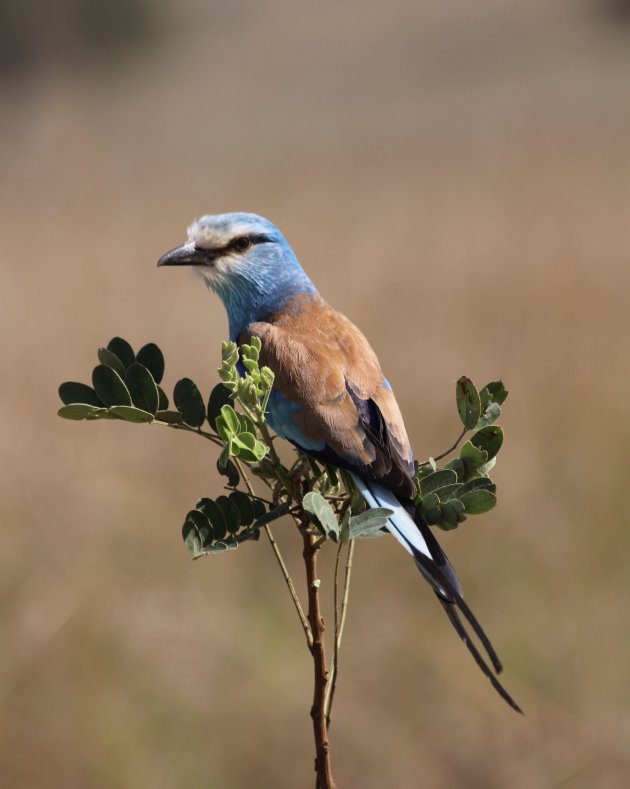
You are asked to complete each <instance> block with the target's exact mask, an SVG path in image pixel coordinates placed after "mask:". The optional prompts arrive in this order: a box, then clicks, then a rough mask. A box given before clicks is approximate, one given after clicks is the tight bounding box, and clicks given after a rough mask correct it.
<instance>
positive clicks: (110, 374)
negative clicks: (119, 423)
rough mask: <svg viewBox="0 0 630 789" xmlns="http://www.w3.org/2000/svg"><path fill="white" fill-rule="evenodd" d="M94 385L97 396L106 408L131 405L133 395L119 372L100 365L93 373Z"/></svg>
mask: <svg viewBox="0 0 630 789" xmlns="http://www.w3.org/2000/svg"><path fill="white" fill-rule="evenodd" d="M92 384H93V386H94V389H95V391H96V394H97V396H98V397H99V398H100V399H101V400H102V401H103V403H104V404H105V405H106V406H111V405H131V395H130V394H129V390H128V389H127V387H126V386H125V384H124V383H123V380H122V378H121V377H120V376H119V375H118V373H117V372H115V371H114V370H112V368H111V367H107V365H105V364H99V365H98V366H97V367H95V368H94V371H93V372H92Z"/></svg>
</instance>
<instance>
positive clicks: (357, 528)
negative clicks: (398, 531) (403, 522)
mask: <svg viewBox="0 0 630 789" xmlns="http://www.w3.org/2000/svg"><path fill="white" fill-rule="evenodd" d="M393 514H394V513H393V511H392V510H389V509H387V508H386V507H374V508H373V509H370V510H366V511H365V512H362V513H361V514H360V515H354V516H353V517H352V518H351V519H350V529H349V537H350V539H351V540H356V539H368V538H372V537H382V536H383V535H385V534H387V532H386V531H384V528H385V524H386V523H387V520H388V518H389V516H390V515H393Z"/></svg>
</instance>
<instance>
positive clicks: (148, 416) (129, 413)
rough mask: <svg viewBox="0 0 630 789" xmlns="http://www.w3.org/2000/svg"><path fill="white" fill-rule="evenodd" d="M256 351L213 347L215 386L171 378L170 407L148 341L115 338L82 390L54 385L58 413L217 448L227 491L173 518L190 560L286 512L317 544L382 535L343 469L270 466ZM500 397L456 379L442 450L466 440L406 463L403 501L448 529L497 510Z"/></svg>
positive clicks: (224, 547)
mask: <svg viewBox="0 0 630 789" xmlns="http://www.w3.org/2000/svg"><path fill="white" fill-rule="evenodd" d="M260 353H261V342H260V340H259V339H258V338H257V337H253V338H252V340H251V343H250V344H249V345H243V346H241V347H240V348H239V347H237V345H236V344H235V343H233V342H228V343H223V344H222V348H221V366H220V367H219V369H218V375H219V378H220V379H221V383H219V384H217V385H216V386H215V387H214V388H213V389H212V391H211V393H210V395H209V397H208V398H207V399H204V397H203V396H202V394H201V392H200V390H199V388H198V387H197V385H196V384H195V383H194V382H193V381H192V380H191V379H190V378H182V379H181V380H179V381H177V383H176V384H175V387H174V389H173V395H172V401H173V405H174V408H170V407H169V405H170V403H169V398H168V397H167V395H166V393H165V391H164V390H163V389H162V387H161V385H160V384H161V382H162V379H163V376H164V368H165V364H164V356H163V354H162V351H161V350H160V348H159V347H158V346H157V345H156V344H155V343H148V344H147V345H144V346H143V347H142V348H141V349H140V350H139V351H138V353H137V354H136V353H134V351H133V348H132V347H131V345H130V344H129V343H128V342H127V341H126V340H123V339H122V338H120V337H114V338H113V339H112V340H111V341H110V342H109V343H108V345H107V346H106V347H103V348H100V349H99V350H98V361H99V364H98V365H97V366H96V367H95V368H94V370H93V371H92V386H88V385H87V384H84V383H78V382H73V381H69V382H66V383H63V384H61V386H60V387H59V395H60V397H61V400H62V402H63V403H64V405H63V407H62V408H60V409H59V415H60V416H62V417H64V418H66V419H72V420H83V419H85V420H96V419H118V420H123V421H126V422H133V423H153V424H161V425H165V426H168V427H170V428H173V429H178V430H184V431H188V432H192V433H195V434H198V435H200V436H202V437H204V438H205V439H208V440H210V441H211V442H213V443H214V444H216V445H217V446H218V447H219V448H220V452H219V455H218V459H217V470H218V472H219V474H221V475H222V476H223V477H224V479H225V487H226V489H227V490H226V495H220V496H218V497H217V498H215V499H212V498H209V497H203V498H201V499H200V500H199V501H198V502H197V504H196V505H195V508H194V509H192V510H191V511H190V512H189V513H188V514H187V515H186V517H185V520H184V526H183V529H182V534H183V538H184V542H185V543H186V545H187V547H188V548H189V549H190V550H191V552H192V553H193V556H194V557H195V558H196V557H198V556H202V555H211V554H216V553H222V552H225V551H229V550H233V549H235V548H237V547H238V546H239V545H240V544H241V543H243V542H245V541H249V540H255V539H257V538H258V536H259V533H260V529H261V528H262V527H263V526H265V525H266V524H269V523H270V522H271V521H273V520H275V519H277V518H280V517H282V516H283V515H285V514H287V513H288V514H290V515H291V516H292V517H293V518H294V520H295V521H296V522H297V523H298V524H299V525H300V526H301V527H304V525H305V524H306V525H308V526H309V528H311V529H312V530H313V531H314V533H315V534H316V535H317V538H318V541H319V542H322V543H323V542H324V541H326V540H331V541H333V542H336V543H339V544H343V543H347V542H348V541H350V540H353V539H366V538H372V537H379V536H381V535H383V534H385V533H387V532H386V528H385V527H386V523H387V518H388V516H389V515H390V514H391V511H390V510H388V509H384V508H378V509H367V508H366V504H365V502H364V500H363V498H362V497H361V495H360V494H359V493H358V491H357V489H356V487H355V485H354V483H353V481H352V478H351V477H350V476H349V475H348V474H347V473H345V472H344V471H341V470H339V469H336V468H334V467H331V466H328V465H325V464H321V463H318V462H315V461H314V460H313V459H312V458H309V457H305V456H302V455H298V457H297V459H296V460H295V462H294V463H293V465H292V466H290V467H286V466H285V465H284V464H283V463H282V462H281V461H280V458H279V457H278V455H277V453H276V451H275V449H274V443H273V442H274V439H273V437H272V436H271V434H270V432H269V429H268V426H267V424H266V419H265V414H266V410H267V406H268V402H269V397H270V395H271V391H272V387H273V379H274V376H273V372H272V371H271V370H270V369H269V368H268V367H265V366H261V365H260ZM506 397H507V391H506V389H505V387H504V386H503V384H502V383H501V382H500V381H495V382H492V383H490V384H487V385H486V386H484V387H483V388H482V389H481V390H478V389H477V388H476V387H475V385H474V384H473V382H472V381H471V380H470V379H469V378H466V377H462V378H460V379H459V380H458V381H457V385H456V405H457V411H458V414H459V416H460V419H461V421H462V424H463V432H462V434H461V436H460V438H459V440H458V442H456V444H455V445H454V447H452V449H451V451H454V450H455V449H456V448H457V446H458V445H459V444H460V443H461V441H462V440H463V439H464V437H465V436H466V434H467V433H471V435H470V437H469V438H468V440H466V441H465V442H464V443H463V445H462V446H461V449H460V450H459V454H458V456H456V457H454V458H452V459H451V460H449V461H448V462H446V464H445V465H444V466H442V467H438V465H437V463H436V461H435V460H433V458H430V459H429V460H428V461H427V462H425V463H422V464H419V465H418V466H417V469H416V476H415V482H416V487H417V495H416V498H415V502H414V503H415V505H416V507H417V508H418V510H419V511H420V513H421V514H422V515H423V517H424V518H425V519H426V521H427V522H428V523H429V524H432V525H436V526H439V527H440V528H443V529H453V528H456V527H457V526H458V525H459V524H460V523H462V522H463V521H464V520H466V517H467V516H468V515H476V514H480V513H483V512H487V511H488V510H490V509H491V508H492V507H494V505H495V504H496V485H495V484H494V483H493V482H492V480H491V479H490V477H489V476H488V474H489V472H490V470H491V469H492V467H493V465H494V463H495V462H496V456H497V453H498V451H499V450H500V448H501V445H502V444H503V431H502V430H501V428H500V427H498V426H497V425H496V424H495V422H496V420H497V419H498V418H499V416H500V415H501V405H502V404H503V403H504V402H505V399H506ZM446 454H449V453H448V452H447V453H444V454H443V455H441V456H438V459H441V458H442V457H445V456H446ZM243 464H245V465H243ZM245 467H247V468H249V470H250V471H251V473H252V474H254V475H255V476H256V477H257V478H259V479H260V480H261V481H262V483H263V484H264V485H265V486H266V488H267V489H268V491H269V494H268V497H267V498H262V497H260V496H258V495H257V494H256V493H255V492H254V490H253V487H252V485H251V483H250V480H249V478H248V477H247V474H246V473H245Z"/></svg>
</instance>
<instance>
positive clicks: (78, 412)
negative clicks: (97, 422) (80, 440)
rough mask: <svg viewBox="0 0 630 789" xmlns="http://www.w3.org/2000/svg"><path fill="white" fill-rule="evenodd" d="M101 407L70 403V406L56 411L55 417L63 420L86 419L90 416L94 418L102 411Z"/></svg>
mask: <svg viewBox="0 0 630 789" xmlns="http://www.w3.org/2000/svg"><path fill="white" fill-rule="evenodd" d="M103 410H104V409H103V407H102V406H101V407H99V406H95V405H89V404H87V403H72V404H71V405H64V406H62V407H61V408H60V409H59V410H58V411H57V415H58V416H60V417H62V418H63V419H74V420H79V419H87V418H88V417H90V416H95V415H96V414H97V413H98V412H99V411H103Z"/></svg>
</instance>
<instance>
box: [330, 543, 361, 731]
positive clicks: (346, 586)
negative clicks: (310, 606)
mask: <svg viewBox="0 0 630 789" xmlns="http://www.w3.org/2000/svg"><path fill="white" fill-rule="evenodd" d="M341 548H342V544H341V543H340V544H339V548H338V549H337V558H336V560H335V585H334V605H335V642H334V644H333V660H332V667H331V670H330V684H329V688H328V693H327V695H326V727H327V728H328V729H330V722H331V718H332V708H333V700H334V698H335V690H336V689H337V679H338V677H339V650H340V649H341V639H342V638H343V628H344V625H345V623H346V614H347V613H348V598H349V595H350V577H351V573H352V558H353V556H354V540H350V541H349V547H348V556H347V559H346V569H345V574H344V580H343V597H342V599H341V611H340V609H339V595H338V582H337V579H338V574H339V559H340V556H341Z"/></svg>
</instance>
